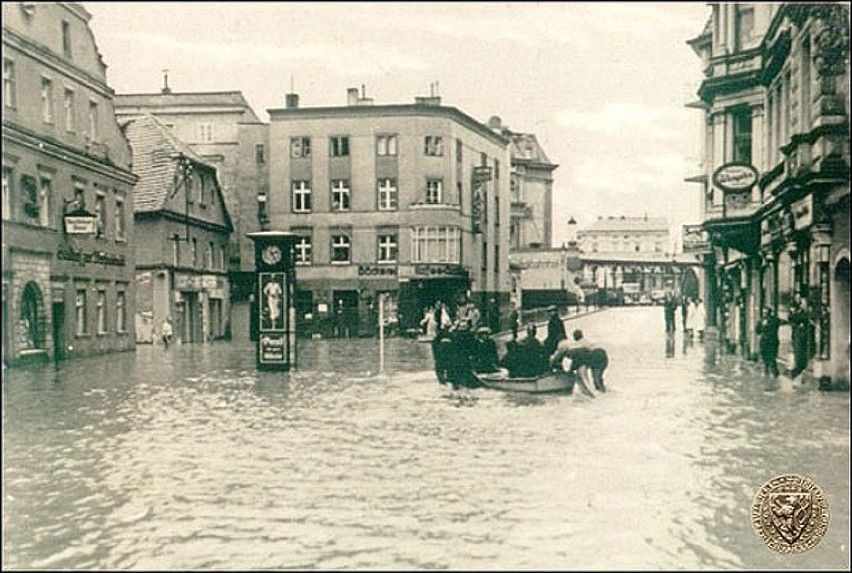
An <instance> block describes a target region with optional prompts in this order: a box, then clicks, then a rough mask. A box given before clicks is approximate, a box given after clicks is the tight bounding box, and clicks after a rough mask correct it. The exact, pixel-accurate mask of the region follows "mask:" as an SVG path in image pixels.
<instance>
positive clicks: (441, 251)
mask: <svg viewBox="0 0 852 573" xmlns="http://www.w3.org/2000/svg"><path fill="white" fill-rule="evenodd" d="M460 252H461V233H460V231H459V229H458V228H457V227H414V228H413V229H412V230H411V260H412V262H415V263H458V262H459V253H460Z"/></svg>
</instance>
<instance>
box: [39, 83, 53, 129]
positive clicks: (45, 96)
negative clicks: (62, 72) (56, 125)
mask: <svg viewBox="0 0 852 573" xmlns="http://www.w3.org/2000/svg"><path fill="white" fill-rule="evenodd" d="M41 119H42V121H44V123H53V82H52V81H51V80H50V79H49V78H41Z"/></svg>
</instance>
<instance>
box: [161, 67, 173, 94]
mask: <svg viewBox="0 0 852 573" xmlns="http://www.w3.org/2000/svg"><path fill="white" fill-rule="evenodd" d="M160 92H161V93H164V94H170V93H172V88H170V87H169V70H168V68H166V69H164V70H163V89H162V90H160Z"/></svg>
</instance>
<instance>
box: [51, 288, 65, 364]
mask: <svg viewBox="0 0 852 573" xmlns="http://www.w3.org/2000/svg"><path fill="white" fill-rule="evenodd" d="M52 310H53V322H52V326H53V329H52V331H53V359H54V360H62V359H63V358H65V303H64V302H54V303H53V309H52Z"/></svg>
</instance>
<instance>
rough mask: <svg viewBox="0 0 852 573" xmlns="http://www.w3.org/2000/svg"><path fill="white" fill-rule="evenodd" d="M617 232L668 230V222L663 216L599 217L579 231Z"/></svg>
mask: <svg viewBox="0 0 852 573" xmlns="http://www.w3.org/2000/svg"><path fill="white" fill-rule="evenodd" d="M608 231H611V232H617V231H665V232H666V233H668V232H669V224H668V221H666V218H665V217H625V216H623V215H622V216H620V217H599V218H598V220H597V221H595V222H594V223H592V224H591V225H589V226H588V227H586V228H585V229H583V230H581V231H579V232H580V233H588V232H608Z"/></svg>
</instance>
